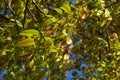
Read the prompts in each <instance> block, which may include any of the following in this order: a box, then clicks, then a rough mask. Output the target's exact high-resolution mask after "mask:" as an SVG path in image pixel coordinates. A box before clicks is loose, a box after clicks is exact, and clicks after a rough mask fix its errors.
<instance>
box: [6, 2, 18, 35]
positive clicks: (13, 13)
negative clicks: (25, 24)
mask: <svg viewBox="0 0 120 80" xmlns="http://www.w3.org/2000/svg"><path fill="white" fill-rule="evenodd" d="M4 2H5V4H6V5H7V6H8V8H9V9H10V11H11V13H12V15H13V17H14V19H15V24H16V26H17V34H19V27H18V24H17V20H16V15H15V12H14V11H13V10H12V8H11V7H10V6H9V4H8V3H7V1H6V0H4Z"/></svg>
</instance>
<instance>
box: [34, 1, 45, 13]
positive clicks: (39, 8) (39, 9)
mask: <svg viewBox="0 0 120 80" xmlns="http://www.w3.org/2000/svg"><path fill="white" fill-rule="evenodd" d="M32 2H33V4H34V5H35V7H36V8H37V9H38V11H39V12H40V13H43V11H42V10H41V9H40V7H39V6H38V5H37V4H36V3H35V2H34V0H32Z"/></svg>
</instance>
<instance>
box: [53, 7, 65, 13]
mask: <svg viewBox="0 0 120 80" xmlns="http://www.w3.org/2000/svg"><path fill="white" fill-rule="evenodd" d="M54 10H55V11H56V12H58V13H59V14H62V13H63V11H62V10H61V9H60V8H54Z"/></svg>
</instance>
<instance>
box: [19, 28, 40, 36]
mask: <svg viewBox="0 0 120 80" xmlns="http://www.w3.org/2000/svg"><path fill="white" fill-rule="evenodd" d="M20 35H22V36H27V37H31V36H39V31H38V30H35V29H28V30H25V31H23V32H22V33H20Z"/></svg>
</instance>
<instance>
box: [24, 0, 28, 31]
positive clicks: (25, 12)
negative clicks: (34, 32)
mask: <svg viewBox="0 0 120 80" xmlns="http://www.w3.org/2000/svg"><path fill="white" fill-rule="evenodd" d="M27 6H28V0H27V1H26V5H25V10H24V19H23V29H25V21H26V14H27Z"/></svg>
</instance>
